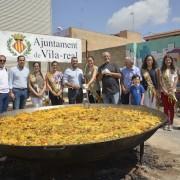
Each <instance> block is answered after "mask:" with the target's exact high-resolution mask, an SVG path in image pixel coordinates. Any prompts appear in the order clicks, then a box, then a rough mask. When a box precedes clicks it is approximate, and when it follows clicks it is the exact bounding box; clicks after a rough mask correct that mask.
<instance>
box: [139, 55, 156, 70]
mask: <svg viewBox="0 0 180 180" xmlns="http://www.w3.org/2000/svg"><path fill="white" fill-rule="evenodd" d="M148 57H151V58H152V60H153V63H152V69H156V68H157V63H156V60H155V58H154V56H152V55H147V56H146V57H145V58H144V61H143V64H142V69H147V59H148Z"/></svg>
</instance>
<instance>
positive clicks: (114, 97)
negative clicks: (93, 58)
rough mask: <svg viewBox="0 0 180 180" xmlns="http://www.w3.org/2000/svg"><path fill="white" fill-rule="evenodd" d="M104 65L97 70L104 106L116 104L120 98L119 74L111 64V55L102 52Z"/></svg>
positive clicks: (116, 68) (116, 67)
mask: <svg viewBox="0 0 180 180" xmlns="http://www.w3.org/2000/svg"><path fill="white" fill-rule="evenodd" d="M102 56H103V58H104V64H102V65H101V66H100V67H99V69H98V79H99V80H102V96H103V102H104V103H105V104H118V103H119V98H120V90H119V86H120V85H119V79H120V78H121V73H120V70H119V68H118V66H117V65H116V64H113V63H111V54H110V53H109V52H103V53H102Z"/></svg>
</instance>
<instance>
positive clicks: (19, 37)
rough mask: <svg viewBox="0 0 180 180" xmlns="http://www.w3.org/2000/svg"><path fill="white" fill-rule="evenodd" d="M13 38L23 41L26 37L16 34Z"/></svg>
mask: <svg viewBox="0 0 180 180" xmlns="http://www.w3.org/2000/svg"><path fill="white" fill-rule="evenodd" d="M12 37H13V38H14V40H21V41H22V40H23V39H24V38H25V37H24V36H23V35H22V34H14V35H12Z"/></svg>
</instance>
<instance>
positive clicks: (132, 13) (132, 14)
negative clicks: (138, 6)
mask: <svg viewBox="0 0 180 180" xmlns="http://www.w3.org/2000/svg"><path fill="white" fill-rule="evenodd" d="M130 15H131V16H132V31H135V29H134V12H133V11H132V12H131V13H130Z"/></svg>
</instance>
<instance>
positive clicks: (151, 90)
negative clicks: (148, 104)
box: [143, 70, 156, 102]
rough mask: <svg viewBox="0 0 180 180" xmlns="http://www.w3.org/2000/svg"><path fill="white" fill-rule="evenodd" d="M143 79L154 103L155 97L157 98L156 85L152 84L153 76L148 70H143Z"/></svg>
mask: <svg viewBox="0 0 180 180" xmlns="http://www.w3.org/2000/svg"><path fill="white" fill-rule="evenodd" d="M143 77H144V79H145V81H146V82H147V85H148V87H147V91H148V94H149V97H151V98H152V99H151V101H152V102H153V99H154V97H155V96H156V89H155V87H154V84H153V82H152V79H151V76H150V74H149V72H148V71H147V70H143Z"/></svg>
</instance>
